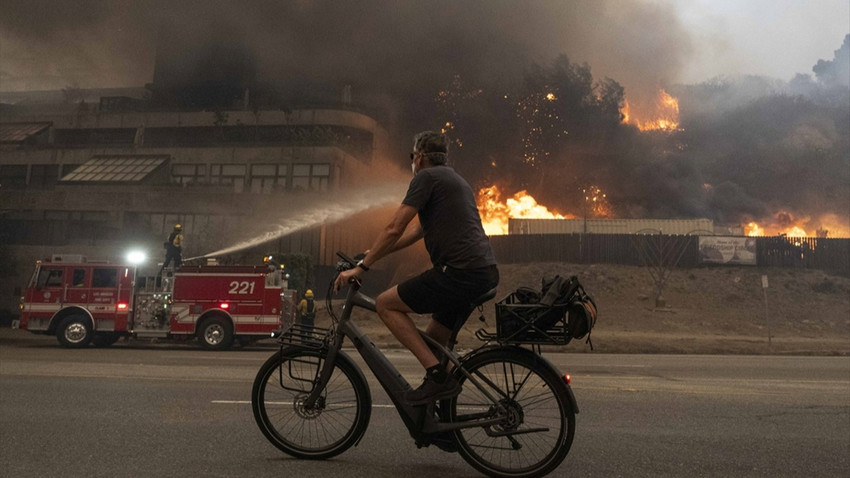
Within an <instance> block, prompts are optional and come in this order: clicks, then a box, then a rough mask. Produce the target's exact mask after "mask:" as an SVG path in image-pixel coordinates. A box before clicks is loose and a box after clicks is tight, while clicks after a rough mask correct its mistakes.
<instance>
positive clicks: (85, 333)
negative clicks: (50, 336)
mask: <svg viewBox="0 0 850 478" xmlns="http://www.w3.org/2000/svg"><path fill="white" fill-rule="evenodd" d="M92 335H93V334H92V331H91V325H90V324H89V319H88V317H86V316H85V315H71V316H69V317H66V318H65V319H64V320H62V323H60V324H59V328H58V329H56V338H57V339H58V340H59V344H61V345H62V346H63V347H71V348H81V347H85V346H86V345H88V344H89V342H91V339H92Z"/></svg>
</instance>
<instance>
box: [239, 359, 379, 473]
mask: <svg viewBox="0 0 850 478" xmlns="http://www.w3.org/2000/svg"><path fill="white" fill-rule="evenodd" d="M325 355H326V352H325V351H318V350H306V349H301V348H297V347H292V348H287V349H283V350H282V351H280V352H278V353H276V354H274V355H272V356H271V357H270V358H269V359H268V360H267V361H266V363H264V364H263V366H262V367H260V371H259V372H257V377H256V378H255V379H254V387H253V390H252V392H251V406H252V408H253V410H254V419H255V420H256V422H257V425H258V426H259V427H260V430H261V431H262V432H263V435H265V437H266V438H267V439H268V440H269V441H270V442H271V443H272V444H273V445H274V446H276V447H278V448H279V449H281V450H282V451H284V452H286V453H287V454H289V455H292V456H295V457H298V458H310V459H325V458H330V457H333V456H336V455H338V454H340V453H342V452H343V451H345V450H347V449H348V448H350V447H351V446H352V445H354V444H356V443H357V442H358V441H359V440H360V438H361V437H362V436H363V434H364V433H365V432H366V427H367V426H368V424H369V417H370V415H371V413H372V398H371V396H370V393H369V386H368V384H367V382H366V379H365V377H363V373H362V372H361V371H360V369H359V368H357V366H356V365H355V364H354V363H353V362H352V361H351V359H350V358H348V356H347V355H345V354H344V353H342V352H339V353H338V355H337V358H336V363H335V364H334V370H333V373H332V375H331V378H330V380H329V381H328V384H327V385H326V386H325V389H324V390H323V391H322V394H321V395H320V396H319V399H318V400H317V401H316V404H315V405H314V406H312V407H307V406H305V404H304V402H305V400H306V398H307V397H308V396H309V395H310V392H311V391H312V390H313V386H314V384H315V382H316V380H317V378H318V375H319V371H320V370H321V368H322V366H323V365H324V364H325Z"/></svg>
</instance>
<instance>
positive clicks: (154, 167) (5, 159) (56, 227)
mask: <svg viewBox="0 0 850 478" xmlns="http://www.w3.org/2000/svg"><path fill="white" fill-rule="evenodd" d="M116 93H123V94H121V95H116ZM140 93H141V94H140ZM76 94H77V95H79V96H78V97H77V98H74V101H72V102H68V101H66V100H67V97H68V92H67V91H66V92H62V91H59V92H39V93H27V94H23V93H5V94H2V96H0V100H2V102H3V105H2V110H1V111H2V115H0V155H2V158H0V231H2V232H0V243H2V244H3V246H2V247H3V248H4V249H5V251H3V252H4V254H5V255H7V256H8V258H6V260H5V261H4V262H6V264H7V266H6V267H7V268H8V269H9V270H8V271H6V273H5V274H4V278H3V281H2V283H3V290H2V291H0V295H2V298H0V309H7V310H14V308H15V306H16V301H17V299H18V296H19V293H18V289H19V288H20V287H22V286H23V285H24V284H25V282H26V281H27V277H24V276H25V275H26V274H28V273H29V272H30V271H31V264H32V263H33V261H35V260H36V259H40V258H43V257H49V256H50V255H52V254H57V253H59V254H61V253H65V254H67V253H75V254H82V255H84V256H87V257H89V258H92V259H99V260H121V259H122V258H123V257H124V254H125V253H126V252H127V249H128V247H133V246H135V247H142V248H145V249H147V250H148V251H152V252H151V254H154V255H157V256H158V255H159V249H161V247H159V248H157V245H159V244H160V243H161V241H162V240H163V238H164V237H166V236H167V235H168V232H169V231H170V230H171V228H172V227H173V226H174V224H177V223H179V224H181V225H182V226H183V229H184V233H185V235H186V239H187V243H188V244H191V246H190V248H189V250H190V251H195V252H197V253H206V252H210V251H212V250H216V248H220V247H224V246H227V245H229V244H226V243H224V242H222V241H223V240H225V239H223V238H222V235H223V234H222V233H223V231H226V230H232V229H234V228H235V229H239V228H245V227H247V226H248V225H249V223H251V222H256V221H257V217H258V215H259V211H260V210H261V209H262V208H264V207H269V206H270V205H274V206H275V207H277V208H279V209H281V210H285V209H286V208H289V207H298V206H296V205H298V204H303V203H305V202H306V203H308V202H310V201H312V200H314V199H315V198H316V197H318V196H321V195H327V194H333V193H335V192H338V191H340V190H342V191H344V190H345V188H346V187H348V186H349V185H352V184H357V183H358V182H359V181H361V180H363V178H364V177H366V176H367V170H368V168H369V166H370V163H371V162H372V161H373V159H374V158H376V157H379V156H380V155H381V154H383V152H384V149H385V148H386V144H387V133H386V131H385V130H384V129H383V128H382V127H381V125H380V124H378V122H377V121H376V120H375V119H373V118H372V117H370V116H368V115H366V114H363V113H360V112H358V111H355V110H353V109H347V108H345V107H344V106H343V105H342V104H340V106H339V108H337V109H333V108H309V109H292V110H225V109H220V110H216V111H203V110H202V111H191V110H165V109H147V107H146V105H148V104H149V102H148V100H147V99H146V97H145V94H146V92H145V91H144V90H143V89H128V90H123V91H122V90H111V91H105V92H104V91H100V92H99V91H77V92H76ZM320 229H321V228H319V229H316V228H313V229H308V230H305V231H302V232H300V233H298V234H294V235H292V236H291V237H289V238H288V239H287V240H288V241H289V243H288V244H289V247H291V248H292V249H295V250H298V251H303V252H307V253H309V254H312V255H313V258H314V261H315V262H316V263H321V262H322V261H323V260H326V258H325V257H323V256H324V253H323V251H321V250H320V249H321V247H322V245H321V244H320V240H321V236H322V234H324V233H326V231H325V232H323V231H321V230H320ZM190 253H191V252H190ZM151 259H152V260H154V261H156V260H159V261H161V260H162V258H160V257H152V258H151ZM327 260H332V259H327Z"/></svg>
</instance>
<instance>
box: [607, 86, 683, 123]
mask: <svg viewBox="0 0 850 478" xmlns="http://www.w3.org/2000/svg"><path fill="white" fill-rule="evenodd" d="M637 105H639V107H636V106H637ZM620 113H621V114H622V115H623V123H625V124H630V125H633V126H636V127H637V128H638V129H639V130H641V131H665V132H671V131H676V130H677V129H679V100H677V99H676V98H674V97H672V96H671V95H670V94H669V93H667V92H666V91H664V90H663V89H660V90H658V93H657V94H656V96H655V98H653V99H652V101H647V102H641V103H639V104H638V103H636V104H635V106H633V105H632V103H630V102H629V100H624V101H623V108H622V109H620Z"/></svg>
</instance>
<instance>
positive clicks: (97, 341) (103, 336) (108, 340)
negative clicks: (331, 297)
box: [91, 332, 121, 347]
mask: <svg viewBox="0 0 850 478" xmlns="http://www.w3.org/2000/svg"><path fill="white" fill-rule="evenodd" d="M120 338H121V335H120V334H118V333H117V332H101V333H98V334H94V337H92V339H91V343H93V344H94V346H95V347H109V346H110V345H112V344H114V343H115V342H117V341H118V339H120Z"/></svg>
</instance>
